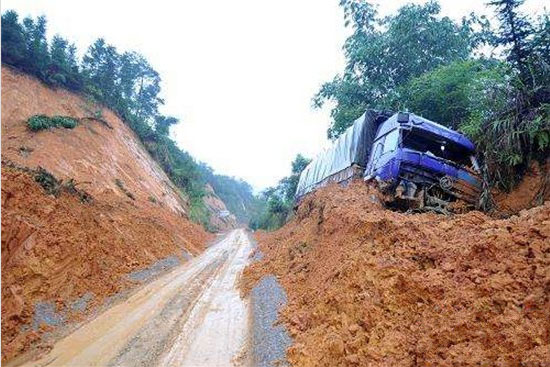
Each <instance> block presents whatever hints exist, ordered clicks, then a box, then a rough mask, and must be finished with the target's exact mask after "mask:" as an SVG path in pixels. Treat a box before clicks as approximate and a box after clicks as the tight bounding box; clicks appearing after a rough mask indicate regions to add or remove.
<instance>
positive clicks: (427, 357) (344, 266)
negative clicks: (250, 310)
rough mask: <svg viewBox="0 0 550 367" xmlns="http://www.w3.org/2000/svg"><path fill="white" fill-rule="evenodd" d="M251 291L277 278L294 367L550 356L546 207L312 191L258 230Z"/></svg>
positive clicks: (502, 361) (358, 189) (518, 361)
mask: <svg viewBox="0 0 550 367" xmlns="http://www.w3.org/2000/svg"><path fill="white" fill-rule="evenodd" d="M257 239H258V242H259V248H260V250H261V251H262V252H263V254H264V258H263V260H262V261H260V262H258V263H256V264H254V265H252V266H251V267H249V268H248V269H247V270H246V273H245V277H244V278H245V281H244V286H245V288H247V289H250V287H252V286H253V285H254V284H255V282H256V281H257V280H258V279H260V278H261V277H262V276H263V275H265V274H269V273H272V274H275V275H276V276H277V278H278V279H279V281H280V282H281V284H282V285H283V287H284V288H285V289H286V291H287V294H288V299H289V302H288V305H287V307H286V308H285V309H284V311H283V312H282V315H281V318H282V321H283V322H284V324H286V326H287V327H288V329H289V331H290V333H291V335H292V337H293V338H294V344H293V346H292V347H291V348H290V349H289V350H288V357H289V360H290V362H291V364H292V365H295V366H416V365H423V366H429V365H433V366H435V365H437V366H451V365H459V366H465V365H468V366H472V365H476V366H479V365H482V366H483V365H487V366H489V365H491V366H493V365H500V366H508V365H510V366H511V365H514V366H519V365H522V366H523V365H525V366H541V365H543V364H544V363H547V362H548V361H550V299H549V297H550V202H546V204H544V205H543V206H539V207H536V208H533V209H530V210H528V211H523V212H521V213H520V214H519V215H518V216H514V217H511V218H509V219H505V220H495V219H492V218H490V217H488V216H486V215H484V214H482V213H480V212H470V213H467V214H460V215H455V216H452V217H445V216H442V215H436V214H429V213H426V214H416V215H408V214H403V213H397V212H392V211H388V210H384V209H382V207H381V206H380V205H379V204H378V196H377V194H376V192H375V191H373V190H371V189H370V188H368V187H366V186H365V185H363V184H362V183H355V184H352V185H351V186H350V187H348V188H341V187H338V186H330V187H327V188H324V189H322V190H320V191H319V192H316V193H314V194H313V195H310V196H309V197H307V198H306V199H305V200H304V202H303V203H302V204H301V205H300V207H299V209H298V212H297V214H296V216H295V218H294V219H293V220H292V221H291V222H290V223H288V224H287V225H286V226H284V227H283V228H282V229H280V230H278V231H276V232H272V233H265V232H260V233H258V234H257Z"/></svg>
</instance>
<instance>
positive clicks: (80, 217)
mask: <svg viewBox="0 0 550 367" xmlns="http://www.w3.org/2000/svg"><path fill="white" fill-rule="evenodd" d="M167 212H168V213H169V214H168V215H167ZM211 236H212V235H209V234H207V233H205V232H204V230H203V229H202V228H201V227H200V226H198V225H196V224H193V223H191V222H189V221H188V220H186V219H184V218H183V217H178V216H176V215H173V214H172V213H171V212H169V211H167V210H166V209H162V208H156V209H152V210H150V211H143V210H138V208H136V206H135V205H134V203H133V201H131V200H126V201H123V200H120V199H119V198H118V197H117V196H116V195H113V196H112V198H111V200H101V201H98V200H94V201H92V202H91V203H82V202H81V201H80V199H79V198H78V197H76V196H74V195H70V194H68V193H62V194H61V196H59V197H58V198H55V197H54V196H53V195H48V194H47V193H46V192H45V191H44V189H43V188H42V187H41V186H40V185H39V184H37V183H36V182H35V181H34V178H33V177H32V176H31V175H30V174H28V173H25V172H21V171H19V170H16V169H13V168H9V167H3V168H2V359H3V360H5V359H9V358H11V357H13V356H15V355H17V354H19V353H20V352H21V351H23V350H24V349H26V348H27V347H28V345H29V343H30V342H32V341H33V340H36V339H38V337H39V335H38V334H36V333H34V332H32V331H31V332H21V327H22V326H23V325H29V324H30V322H31V319H32V314H33V309H34V304H35V302H38V301H53V302H56V303H57V306H58V307H59V310H60V311H61V310H64V309H65V310H66V305H68V304H69V303H70V302H71V301H74V300H75V299H77V298H78V297H80V296H82V295H83V294H84V293H86V292H92V293H93V294H94V296H95V298H94V301H95V303H96V304H101V303H102V302H103V300H104V299H105V298H106V297H108V296H111V295H113V294H114V293H116V292H118V291H120V290H121V289H123V288H124V287H126V286H128V285H131V284H129V282H128V281H127V280H125V279H126V278H125V275H126V274H128V273H129V272H131V271H133V270H135V269H139V268H143V267H145V266H147V265H149V264H151V263H152V262H154V261H156V260H158V259H161V258H163V257H166V256H170V255H174V254H180V255H181V254H182V253H183V251H184V250H188V251H190V252H192V253H198V252H200V251H202V249H203V248H204V245H205V243H206V242H207V241H208V240H210V239H211ZM183 238H184V239H185V241H182V239H183Z"/></svg>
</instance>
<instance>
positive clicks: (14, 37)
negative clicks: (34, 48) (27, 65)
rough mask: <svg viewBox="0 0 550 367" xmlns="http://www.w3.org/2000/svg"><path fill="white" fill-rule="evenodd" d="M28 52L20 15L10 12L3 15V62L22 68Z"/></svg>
mask: <svg viewBox="0 0 550 367" xmlns="http://www.w3.org/2000/svg"><path fill="white" fill-rule="evenodd" d="M26 52H27V47H26V42H25V36H24V34H23V27H22V26H21V24H19V20H18V15H17V13H16V12H15V11H13V10H10V11H7V12H5V13H4V14H3V15H2V62H3V63H6V64H8V65H12V66H15V67H21V66H22V65H23V62H24V61H25V56H26Z"/></svg>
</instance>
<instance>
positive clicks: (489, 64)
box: [399, 59, 503, 129]
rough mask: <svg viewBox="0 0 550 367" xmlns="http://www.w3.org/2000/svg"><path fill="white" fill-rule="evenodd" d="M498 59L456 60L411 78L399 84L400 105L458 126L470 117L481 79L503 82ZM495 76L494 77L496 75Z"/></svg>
mask: <svg viewBox="0 0 550 367" xmlns="http://www.w3.org/2000/svg"><path fill="white" fill-rule="evenodd" d="M501 67H502V63H501V62H498V61H496V60H483V59H481V60H466V61H456V62H453V63H451V64H449V65H444V66H440V67H438V68H436V69H434V70H432V71H430V72H427V73H424V74H422V75H420V76H418V77H416V78H413V79H411V80H410V81H409V82H407V83H405V84H404V85H403V86H402V87H400V88H399V95H400V96H401V99H400V101H399V107H400V109H403V110H410V111H413V112H414V113H416V114H419V115H421V116H423V117H425V118H428V119H431V120H433V121H436V122H438V123H440V124H443V125H445V126H448V127H450V128H452V129H457V128H458V127H459V126H460V125H461V124H462V123H464V122H465V121H466V120H468V119H469V118H470V115H471V113H472V112H473V106H474V103H475V101H473V100H472V96H473V95H474V94H475V93H474V91H475V90H476V87H477V86H478V85H479V81H481V80H483V81H487V80H492V81H494V82H495V83H497V82H503V80H502V79H501V78H502V77H501V74H500V73H497V74H495V72H496V69H497V68H501ZM493 77H494V78H493Z"/></svg>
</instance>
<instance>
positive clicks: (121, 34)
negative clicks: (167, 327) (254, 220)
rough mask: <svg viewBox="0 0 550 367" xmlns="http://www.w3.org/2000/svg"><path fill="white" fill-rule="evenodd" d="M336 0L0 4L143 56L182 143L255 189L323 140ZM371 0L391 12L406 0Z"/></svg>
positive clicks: (334, 53)
mask: <svg viewBox="0 0 550 367" xmlns="http://www.w3.org/2000/svg"><path fill="white" fill-rule="evenodd" d="M338 2H339V1H338V0H298V1H297V0H278V1H258V0H234V1H227V0H209V1H199V0H195V1H159V0H157V1H113V0H109V1H105V0H94V1H74V0H2V11H5V10H7V9H14V10H17V11H18V13H19V14H20V15H21V16H22V17H24V16H26V15H32V16H37V15H42V14H44V15H46V17H47V19H48V36H49V37H51V36H53V35H54V34H56V33H59V34H61V35H62V36H64V37H66V38H68V39H69V40H70V41H71V42H75V43H76V44H77V46H78V48H79V49H80V51H81V52H83V51H84V50H85V49H86V48H87V47H88V46H89V45H90V44H91V43H92V42H93V41H94V40H95V39H96V38H98V37H104V38H105V39H106V40H107V42H109V43H111V44H113V45H115V46H116V47H117V48H118V49H119V50H135V51H138V52H140V53H142V54H143V55H144V56H145V57H146V58H147V59H148V60H149V61H150V63H151V65H152V66H153V67H154V68H155V69H156V70H157V71H159V73H160V75H161V77H162V80H163V82H162V89H163V92H162V94H163V97H164V98H165V100H166V105H165V106H164V107H163V109H162V112H164V113H166V114H171V115H174V116H176V117H179V118H180V119H181V123H180V125H178V126H177V127H176V128H174V129H173V131H172V134H173V137H174V138H175V139H176V141H177V142H178V143H179V145H180V147H182V148H183V149H185V150H187V151H189V152H190V153H191V154H192V155H193V156H194V157H195V158H197V159H199V160H201V161H204V162H206V163H208V164H209V165H210V166H212V167H213V168H214V169H215V170H216V172H218V173H223V174H227V175H231V176H237V177H241V178H243V179H245V180H247V181H248V182H250V183H251V184H252V185H253V187H254V188H255V189H256V190H259V189H262V188H265V187H267V186H270V185H274V184H275V183H276V182H277V181H278V180H279V179H281V178H282V177H283V176H286V175H287V174H288V173H289V171H290V162H291V160H292V159H293V158H294V156H295V155H296V154H297V153H302V154H304V155H306V156H310V157H312V156H314V155H316V154H317V153H318V152H319V151H320V150H321V149H322V148H323V147H324V146H326V145H327V144H328V142H327V141H326V129H327V127H328V123H329V111H328V109H326V110H324V111H315V110H312V108H311V98H312V96H313V95H314V94H315V92H316V91H317V90H318V88H319V87H320V85H321V84H322V83H323V82H324V81H328V80H330V79H332V77H333V76H334V75H335V74H336V73H338V72H339V71H341V70H342V68H343V65H344V59H343V55H342V52H341V46H342V44H343V42H344V40H345V38H346V35H347V34H348V30H346V29H345V28H344V22H343V14H342V11H341V10H340V8H339V6H338ZM373 2H375V3H378V4H379V6H380V7H379V10H380V12H381V13H383V14H387V13H390V12H393V11H395V10H397V9H398V8H399V7H400V6H401V5H403V4H405V3H407V2H410V1H406V0H395V1H391V0H385V1H384V0H377V1H373ZM413 2H416V3H424V2H425V0H415V1H413ZM440 2H441V4H442V13H443V14H445V15H449V16H450V17H452V18H455V19H460V18H461V17H462V16H463V15H466V14H469V13H470V12H472V11H474V12H476V13H478V14H482V13H483V14H491V12H490V11H488V10H487V9H486V7H485V5H484V3H485V2H486V1H484V0H461V1H457V0H440ZM544 6H546V7H550V0H527V1H526V4H525V10H526V11H528V12H530V13H537V12H539V10H541V9H542V8H543V7H544Z"/></svg>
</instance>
